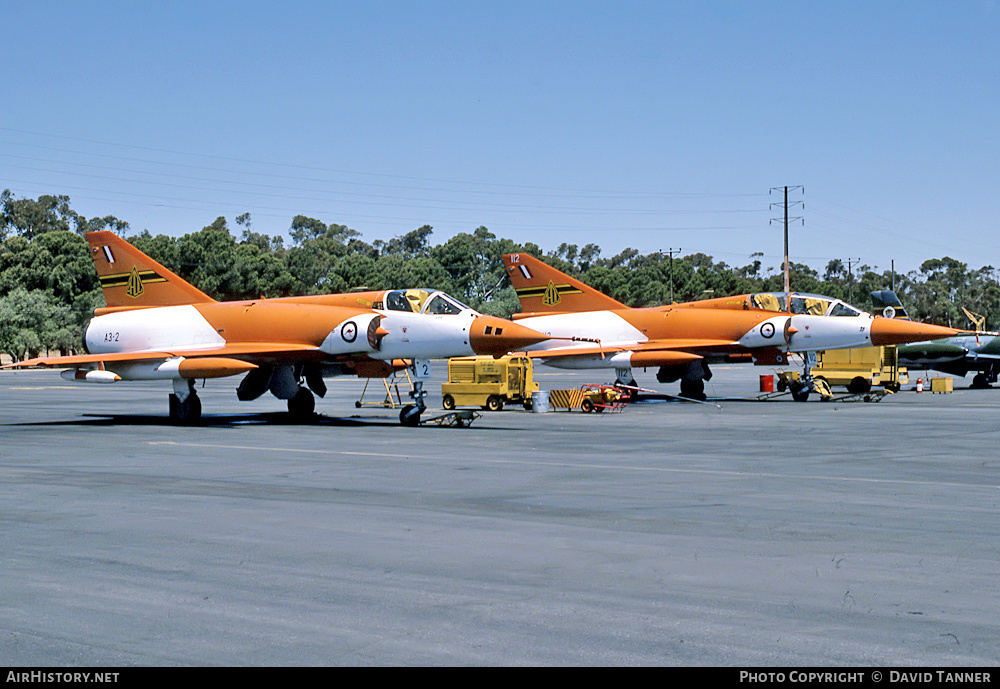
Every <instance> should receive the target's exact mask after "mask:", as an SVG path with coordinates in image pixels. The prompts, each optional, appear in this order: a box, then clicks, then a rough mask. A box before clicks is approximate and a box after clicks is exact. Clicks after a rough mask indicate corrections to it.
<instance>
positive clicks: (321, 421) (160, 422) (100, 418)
mask: <svg viewBox="0 0 1000 689" xmlns="http://www.w3.org/2000/svg"><path fill="white" fill-rule="evenodd" d="M4 425H6V426H170V427H174V428H198V427H202V428H205V427H209V428H229V427H238V426H248V425H254V426H258V425H270V426H399V422H398V421H396V420H394V419H379V418H371V417H368V418H363V419H362V418H360V417H348V418H338V417H332V416H324V415H322V414H315V415H313V416H312V417H310V418H308V419H295V418H292V417H290V416H289V415H288V414H286V413H285V412H265V413H261V414H205V415H204V416H202V417H201V419H200V421H199V422H198V423H197V424H195V425H191V426H183V425H178V424H177V423H175V422H173V421H171V420H170V418H169V417H167V416H158V415H156V414H81V415H80V416H79V417H77V418H75V419H69V420H66V421H25V422H21V423H10V424H4Z"/></svg>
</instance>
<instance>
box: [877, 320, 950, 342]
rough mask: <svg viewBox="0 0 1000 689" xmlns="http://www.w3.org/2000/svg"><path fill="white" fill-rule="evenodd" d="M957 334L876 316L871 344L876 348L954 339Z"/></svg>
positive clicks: (920, 324)
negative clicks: (946, 338) (943, 338)
mask: <svg viewBox="0 0 1000 689" xmlns="http://www.w3.org/2000/svg"><path fill="white" fill-rule="evenodd" d="M959 332H961V331H959V330H955V329H954V328H945V327H944V326H940V325H931V324H930V323H917V322H915V321H906V320H902V319H899V318H882V317H881V316H876V317H875V319H874V320H873V321H872V326H871V333H872V344H873V345H875V346H876V347H878V346H880V345H894V344H906V343H907V342H922V341H923V340H938V339H941V338H942V337H954V336H955V335H958V333H959Z"/></svg>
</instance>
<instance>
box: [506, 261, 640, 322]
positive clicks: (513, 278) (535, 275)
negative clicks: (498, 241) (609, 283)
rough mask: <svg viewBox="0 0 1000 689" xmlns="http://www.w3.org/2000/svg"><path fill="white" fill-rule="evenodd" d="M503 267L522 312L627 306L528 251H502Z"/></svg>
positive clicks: (622, 307) (585, 309)
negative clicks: (504, 252)
mask: <svg viewBox="0 0 1000 689" xmlns="http://www.w3.org/2000/svg"><path fill="white" fill-rule="evenodd" d="M503 262H504V266H505V267H506V268H507V276H508V277H509V278H510V282H511V284H512V285H513V286H514V290H515V291H516V292H517V298H518V300H519V301H520V302H521V309H522V310H523V311H524V312H525V313H567V312H580V311H605V310H610V309H625V308H628V307H627V306H625V305H624V304H622V303H621V302H618V301H615V300H614V299H612V298H611V297H609V296H608V295H606V294H604V293H602V292H599V291H597V290H596V289H594V288H593V287H589V286H587V285H585V284H583V283H582V282H580V281H579V280H576V279H574V278H571V277H570V276H569V275H566V273H563V272H560V271H558V270H556V269H555V268H553V267H552V266H549V265H546V264H545V263H542V262H541V261H539V260H538V259H537V258H534V257H533V256H529V255H527V254H505V255H504V257H503Z"/></svg>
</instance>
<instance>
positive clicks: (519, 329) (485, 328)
mask: <svg viewBox="0 0 1000 689" xmlns="http://www.w3.org/2000/svg"><path fill="white" fill-rule="evenodd" d="M548 339H549V336H548V335H543V334H542V333H540V332H538V331H537V330H532V329H531V328H526V327H525V326H523V325H518V324H517V323H515V322H513V321H508V320H504V319H503V318H496V317H495V316H477V317H476V319H475V320H474V321H472V327H471V328H469V345H470V346H471V347H472V351H474V352H475V353H476V354H492V355H493V356H503V355H504V354H506V353H507V352H516V351H519V350H521V349H524V348H525V347H529V346H531V345H533V344H537V343H539V342H543V341H545V340H548Z"/></svg>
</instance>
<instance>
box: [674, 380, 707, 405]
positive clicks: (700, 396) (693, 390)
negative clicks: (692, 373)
mask: <svg viewBox="0 0 1000 689" xmlns="http://www.w3.org/2000/svg"><path fill="white" fill-rule="evenodd" d="M680 396H681V397H686V398H688V399H689V400H698V401H699V402H704V401H705V400H706V399H708V397H707V396H706V395H705V381H704V380H701V379H698V380H685V379H684V378H681V395H680Z"/></svg>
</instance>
